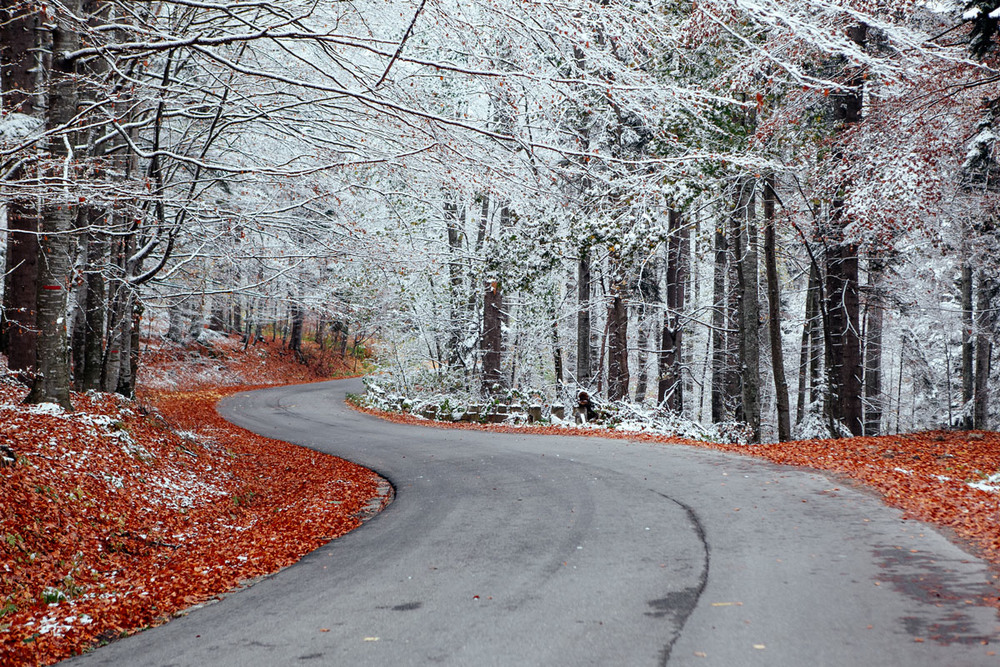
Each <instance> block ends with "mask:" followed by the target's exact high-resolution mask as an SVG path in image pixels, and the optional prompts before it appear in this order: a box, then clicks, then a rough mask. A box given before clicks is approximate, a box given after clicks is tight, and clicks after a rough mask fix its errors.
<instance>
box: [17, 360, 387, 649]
mask: <svg viewBox="0 0 1000 667" xmlns="http://www.w3.org/2000/svg"><path fill="white" fill-rule="evenodd" d="M219 345H221V346H228V347H226V348H225V349H224V353H223V352H219V354H220V355H223V356H225V357H226V359H225V360H221V359H215V358H213V359H212V363H213V364H215V365H216V367H218V366H224V367H225V372H226V373H227V374H228V375H227V377H229V378H230V379H239V378H240V377H243V376H242V375H241V373H243V372H244V371H245V370H246V369H245V368H244V369H242V370H241V368H240V366H241V365H243V366H247V365H249V366H251V368H254V367H256V366H259V364H258V363H257V362H258V361H259V359H260V358H261V350H260V349H254V348H251V349H250V350H248V353H247V354H242V353H241V351H240V350H239V349H237V346H236V344H235V343H234V342H232V341H222V342H221V343H219ZM217 352H218V350H217ZM173 354H175V355H188V354H191V352H190V351H177V350H175V351H174V352H173ZM199 358H203V357H199ZM264 358H268V357H267V355H266V354H265V355H264ZM189 361H190V359H189ZM154 371H155V369H154ZM267 371H268V373H269V376H268V380H269V381H270V382H269V383H270V384H275V383H281V382H283V381H305V380H308V379H317V378H316V377H313V376H311V372H306V371H305V369H304V367H302V366H300V365H298V364H296V363H295V362H294V360H292V359H288V360H287V361H286V360H283V359H282V358H280V357H279V358H276V359H274V360H271V361H268V363H267ZM255 372H256V373H257V375H254V376H251V377H253V378H254V379H258V377H259V375H260V374H261V372H260V371H255ZM174 375H175V376H180V375H183V374H182V373H181V371H175V373H174ZM187 381H188V382H189V385H188V387H187V389H188V391H184V392H177V391H174V392H166V391H159V392H155V393H150V394H148V395H146V396H145V397H144V400H145V401H147V402H148V404H147V405H143V404H140V403H135V402H131V401H126V400H123V399H121V398H119V397H116V396H114V395H109V394H99V393H91V394H75V395H74V396H73V403H74V406H75V408H76V412H74V413H64V412H63V411H62V410H59V409H58V408H56V407H55V406H43V407H41V408H39V407H37V406H36V407H27V406H22V405H20V403H21V400H22V399H23V396H24V394H25V389H24V388H23V387H21V386H20V385H17V384H16V383H13V382H11V381H9V380H6V381H4V380H3V379H2V378H0V442H3V443H5V444H8V445H9V446H10V447H11V448H12V449H13V451H14V452H16V454H17V461H16V463H15V464H14V465H12V466H9V467H4V468H2V469H0V477H2V480H0V485H2V488H3V501H2V502H0V563H2V565H0V584H2V585H0V664H4V665H6V664H23V665H32V664H36V665H41V664H49V663H52V662H55V661H56V660H59V659H62V658H65V657H68V656H70V655H73V654H75V653H79V652H81V651H82V650H84V649H85V648H87V647H88V646H90V645H92V644H94V643H95V642H101V641H110V640H113V639H115V638H117V637H120V636H122V635H125V634H128V633H130V632H133V631H135V630H137V629H140V628H142V627H145V626H148V625H153V624H157V623H159V622H162V621H163V620H165V619H168V618H169V617H170V616H171V615H173V614H176V613H177V612H180V611H181V610H183V609H186V608H188V607H190V606H192V605H195V604H199V603H201V602H204V601H206V600H209V599H212V598H214V597H218V596H219V595H221V594H224V593H225V592H226V591H229V590H232V589H233V588H234V587H237V586H239V585H240V584H241V582H246V581H247V580H250V579H253V578H255V577H259V576H261V575H264V574H268V573H271V572H274V571H276V570H278V569H280V568H282V567H285V566H287V565H290V564H291V563H293V562H295V561H297V560H298V559H299V558H301V556H302V555H304V554H306V553H308V552H309V551H312V550H313V549H315V548H316V547H317V546H319V545H321V544H323V543H324V542H326V541H328V540H329V539H332V538H333V537H336V536H339V535H342V534H343V533H345V532H347V531H349V530H351V529H352V528H354V527H356V526H357V525H359V523H360V519H359V518H358V515H359V514H360V513H361V512H362V511H364V510H365V509H366V507H367V506H368V504H369V502H370V501H371V500H372V499H373V498H375V497H377V496H378V492H379V482H380V480H379V478H378V477H377V476H376V475H375V474H374V473H372V472H371V471H369V470H367V469H364V468H361V467H359V466H356V465H354V464H352V463H349V462H347V461H344V460H341V459H337V458H334V457H331V456H326V455H323V454H319V453H317V452H314V451H312V450H308V449H304V448H301V447H297V446H295V445H290V444H287V443H283V442H278V441H274V440H269V439H267V438H262V437H260V436H257V435H255V434H252V433H249V432H248V431H245V430H243V429H240V428H238V427H235V426H232V425H230V424H229V423H228V422H226V421H225V420H223V419H222V418H220V417H219V416H218V415H217V414H216V412H215V403H216V402H217V401H218V399H219V398H221V397H222V396H226V395H229V394H232V393H235V392H237V391H240V390H242V389H244V388H247V387H241V386H230V387H225V388H220V387H218V386H213V385H212V384H211V383H210V381H207V380H206V381H205V382H201V383H199V381H198V378H197V377H189V378H187ZM212 381H214V380H212Z"/></svg>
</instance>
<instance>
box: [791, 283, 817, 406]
mask: <svg viewBox="0 0 1000 667" xmlns="http://www.w3.org/2000/svg"><path fill="white" fill-rule="evenodd" d="M819 325H820V315H819V270H818V269H817V268H816V265H815V264H810V268H809V283H808V286H807V287H806V312H805V321H804V322H803V323H802V348H801V352H800V353H799V401H798V406H796V411H795V412H796V414H795V423H796V424H800V423H802V419H803V418H804V417H805V413H806V406H807V405H811V404H812V403H813V402H815V401H816V398H817V395H816V383H817V382H818V381H819V358H820V355H821V353H822V348H821V347H820V345H819V332H818V330H817V329H818V327H819ZM807 388H808V389H809V391H808V393H807V392H806V389H807Z"/></svg>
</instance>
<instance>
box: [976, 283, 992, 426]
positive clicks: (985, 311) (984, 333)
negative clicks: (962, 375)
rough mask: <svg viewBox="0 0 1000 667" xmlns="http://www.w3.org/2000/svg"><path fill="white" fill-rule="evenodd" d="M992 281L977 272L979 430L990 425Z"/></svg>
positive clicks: (977, 419)
mask: <svg viewBox="0 0 1000 667" xmlns="http://www.w3.org/2000/svg"><path fill="white" fill-rule="evenodd" d="M992 283H993V281H992V279H991V278H990V277H988V276H987V275H986V273H985V272H982V273H980V274H979V289H978V298H977V302H976V310H977V311H978V312H977V314H976V397H975V405H974V408H975V409H974V415H973V419H974V425H975V428H977V429H979V430H985V429H988V428H989V427H990V412H989V410H990V384H989V382H990V360H991V357H992V356H993V336H992V319H993V318H992V317H991V315H990V302H991V301H992V291H993V285H992Z"/></svg>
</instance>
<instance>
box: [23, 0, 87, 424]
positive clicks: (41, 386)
mask: <svg viewBox="0 0 1000 667" xmlns="http://www.w3.org/2000/svg"><path fill="white" fill-rule="evenodd" d="M65 5H66V9H67V10H69V11H70V12H72V13H73V14H74V15H79V13H80V0H67V2H66V3H65ZM79 48H80V35H79V33H77V32H76V31H75V30H73V29H72V28H70V27H67V26H63V25H59V24H58V23H57V24H56V25H55V26H54V27H53V29H52V47H51V51H50V52H51V53H52V54H64V53H72V52H74V51H76V50H77V49H79ZM76 86H77V82H76V65H75V63H74V62H72V61H67V60H65V59H64V58H62V57H61V55H55V56H53V61H52V72H51V83H50V86H49V108H48V110H47V118H46V128H47V129H49V130H56V129H58V128H61V127H63V126H64V125H66V124H67V123H69V122H70V120H72V118H73V116H74V115H75V114H76V102H77V88H76ZM72 143H73V140H72V137H71V136H67V137H65V138H63V137H62V136H54V137H52V138H50V139H49V147H48V148H49V152H50V153H51V155H52V157H53V158H54V159H55V160H56V161H60V162H62V163H63V165H64V166H65V170H66V171H65V173H63V172H62V171H55V172H54V173H50V174H48V175H47V178H46V180H47V182H48V185H49V186H50V188H51V190H50V192H48V193H47V194H48V196H49V201H47V202H46V204H45V206H44V207H43V213H42V225H41V230H40V231H41V236H40V237H39V261H38V291H37V295H36V304H37V305H36V314H37V318H38V319H37V326H38V330H39V336H38V346H37V348H36V355H35V372H36V375H35V382H34V384H33V385H32V387H31V392H30V393H29V394H28V396H27V398H26V399H25V401H26V402H28V403H58V404H59V405H61V406H62V407H63V408H65V409H67V410H71V409H72V405H71V404H70V399H69V391H70V386H69V385H70V370H69V348H68V345H67V332H66V315H67V312H66V298H67V294H68V292H69V288H70V282H71V279H72V270H73V257H72V255H73V250H74V248H75V246H76V242H75V238H74V236H73V229H74V227H75V226H76V216H77V203H76V201H75V200H77V198H76V197H75V196H74V195H73V193H72V192H71V187H70V186H71V182H70V181H69V179H71V178H72V170H73V169H74V162H75V159H76V156H75V155H74V154H73V152H72V150H71V149H70V145H71V144H72Z"/></svg>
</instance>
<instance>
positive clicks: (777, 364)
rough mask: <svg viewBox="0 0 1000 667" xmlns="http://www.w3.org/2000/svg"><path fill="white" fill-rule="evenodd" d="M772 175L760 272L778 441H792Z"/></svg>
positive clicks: (766, 191) (768, 180) (766, 184)
mask: <svg viewBox="0 0 1000 667" xmlns="http://www.w3.org/2000/svg"><path fill="white" fill-rule="evenodd" d="M774 180H775V179H774V175H773V174H769V175H768V176H767V177H766V178H765V179H764V271H765V273H766V277H767V310H768V335H769V337H770V344H771V369H772V371H773V373H774V396H775V403H776V404H777V408H778V441H779V442H786V441H788V440H791V439H792V424H791V415H790V414H789V405H788V382H787V380H786V379H785V355H784V352H783V351H782V345H781V288H780V286H779V285H778V258H777V241H776V238H775V237H776V234H775V229H774V204H775V192H774Z"/></svg>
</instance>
